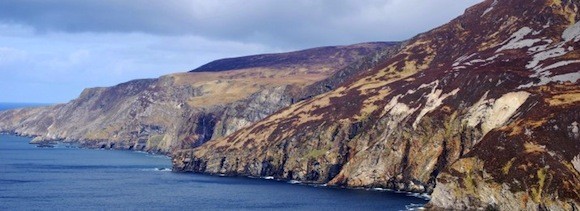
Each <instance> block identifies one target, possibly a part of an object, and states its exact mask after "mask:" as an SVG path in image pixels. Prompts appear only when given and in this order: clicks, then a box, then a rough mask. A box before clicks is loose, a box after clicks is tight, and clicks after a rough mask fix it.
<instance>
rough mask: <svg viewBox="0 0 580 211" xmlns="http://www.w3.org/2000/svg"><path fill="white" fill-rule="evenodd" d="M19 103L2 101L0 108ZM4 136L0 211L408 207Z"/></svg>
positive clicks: (384, 195)
mask: <svg viewBox="0 0 580 211" xmlns="http://www.w3.org/2000/svg"><path fill="white" fill-rule="evenodd" d="M22 106H28V105H24V104H21V105H19V106H17V107H22ZM6 107H9V108H14V106H9V105H5V104H0V108H6ZM30 140H31V139H30V138H27V137H16V136H12V135H6V134H3V135H0V210H185V209H186V210H256V209H257V210H405V209H408V208H411V207H417V206H420V205H422V204H424V203H426V202H427V201H425V200H423V199H420V198H416V197H413V196H409V195H407V194H404V193H394V192H387V191H370V190H352V189H340V188H329V187H322V186H311V185H302V184H290V183H288V182H284V181H275V180H265V179H252V178H244V177H219V176H208V175H201V174H184V173H173V172H171V171H170V168H171V160H170V158H168V157H165V156H160V155H152V154H146V153H141V152H134V151H117V150H93V149H81V148H76V147H74V146H70V145H64V144H59V145H56V146H55V147H54V148H39V147H36V146H35V145H31V144H28V142H29V141H30Z"/></svg>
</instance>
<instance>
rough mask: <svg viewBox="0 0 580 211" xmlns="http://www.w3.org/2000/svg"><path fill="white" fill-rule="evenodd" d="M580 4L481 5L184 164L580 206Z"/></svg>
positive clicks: (510, 203)
mask: <svg viewBox="0 0 580 211" xmlns="http://www.w3.org/2000/svg"><path fill="white" fill-rule="evenodd" d="M579 5H580V3H578V2H577V1H555V0H535V1H524V0H497V1H491V0H490V1H485V2H483V3H480V4H478V5H476V6H474V7H471V8H469V9H467V10H466V12H465V14H464V15H462V16H460V17H459V18H457V19H455V20H452V21H451V22H450V23H448V24H445V25H443V26H441V27H439V28H436V29H433V30H431V31H429V32H426V33H424V34H421V35H418V36H416V37H415V38H413V39H411V40H410V41H409V42H408V44H406V45H405V46H404V47H403V48H402V49H401V50H400V51H399V52H398V53H397V54H396V55H394V56H393V57H392V58H390V59H388V60H387V61H385V62H380V63H377V65H376V66H375V67H374V68H373V69H372V70H370V71H363V72H362V73H361V74H360V75H358V76H357V77H355V78H352V79H349V80H347V81H346V83H344V84H343V85H342V86H340V87H338V88H336V89H334V90H332V91H330V92H328V93H325V94H322V95H318V96H315V97H313V98H311V99H308V100H305V101H302V102H299V103H296V104H294V105H291V106H290V107H288V108H285V109H282V110H280V111H278V112H276V113H274V114H273V115H271V116H269V117H267V118H265V119H264V120H261V121H259V122H257V123H255V124H253V125H252V126H250V127H247V128H244V129H241V130H239V131H237V132H235V133H233V134H232V135H229V136H227V137H225V138H220V139H216V140H212V141H209V142H207V143H206V144H204V145H203V146H201V147H199V148H196V149H193V150H181V151H177V152H176V153H175V154H174V158H173V162H174V170H175V171H193V172H204V173H211V174H228V175H251V176H272V177H275V178H278V179H287V180H301V181H306V182H312V183H328V184H329V185H339V186H348V187H381V188H390V189H397V190H407V191H413V192H426V193H431V192H433V190H434V188H435V192H434V194H433V200H432V202H431V204H430V206H432V207H439V208H455V209H474V208H486V207H487V208H499V209H505V210H512V208H513V209H516V210H517V209H527V208H532V209H542V208H553V209H578V208H579V207H580V206H579V205H580V196H579V195H578V190H580V182H579V178H580V173H579V169H578V166H580V165H579V164H578V160H580V140H579V139H578V137H579V136H578V135H577V134H578V129H577V128H578V113H579V112H578V111H579V107H580V102H579V101H580V95H578V90H579V81H578V79H579V78H580V73H579V71H578V69H580V42H579V41H580V23H578V20H580V15H578V9H579V8H578V7H579ZM437 178H438V179H437ZM436 181H438V182H436ZM436 184H437V186H435V185H436Z"/></svg>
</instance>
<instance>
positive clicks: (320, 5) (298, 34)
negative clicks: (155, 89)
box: [0, 0, 480, 48]
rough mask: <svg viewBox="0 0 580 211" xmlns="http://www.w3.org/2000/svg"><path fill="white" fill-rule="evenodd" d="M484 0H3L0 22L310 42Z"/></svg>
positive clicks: (438, 19) (359, 36) (375, 33)
mask: <svg viewBox="0 0 580 211" xmlns="http://www.w3.org/2000/svg"><path fill="white" fill-rule="evenodd" d="M479 1H480V0H463V1H457V0H438V1H431V0H342V1H334V0H275V1H274V0H221V1H213V0H212V1H208V0H166V1H151V0H130V1H115V0H82V1H79V0H3V1H0V22H5V23H6V22H9V23H18V24H24V25H30V26H32V27H33V28H35V29H36V30H37V31H39V32H46V31H62V32H68V33H78V32H96V33H107V32H121V33H124V32H141V33H149V34H158V35H174V36H179V35H186V34H187V35H196V36H203V37H209V38H212V39H218V40H235V41H241V42H252V43H264V44H266V45H270V46H279V47H295V48H303V47H309V46H316V45H329V44H348V43H355V42H363V41H374V40H403V39H407V38H409V37H410V36H412V35H414V34H416V33H419V32H422V31H424V30H427V29H429V27H434V26H436V25H438V24H442V23H444V22H446V21H448V20H449V19H451V18H452V17H454V16H457V15H458V14H460V13H461V12H462V10H463V9H464V8H466V7H467V6H468V5H472V4H475V3H477V2H479Z"/></svg>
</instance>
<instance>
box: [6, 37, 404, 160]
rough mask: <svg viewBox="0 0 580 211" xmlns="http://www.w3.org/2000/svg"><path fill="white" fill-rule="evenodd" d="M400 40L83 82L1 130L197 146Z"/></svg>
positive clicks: (100, 142) (14, 115) (93, 143)
mask: <svg viewBox="0 0 580 211" xmlns="http://www.w3.org/2000/svg"><path fill="white" fill-rule="evenodd" d="M396 46H398V44H397V43H363V44H357V45H352V46H337V47H325V48H315V49H309V50H304V51H299V52H290V53H282V54H269V55H257V56H249V57H242V58H232V59H226V60H218V61H216V62H211V63H209V64H208V65H204V66H202V67H200V68H198V69H197V70H196V71H194V72H190V73H178V74H172V75H167V76H163V77H160V78H158V79H146V80H135V81H130V82H127V83H123V84H119V85H117V86H114V87H109V88H92V89H86V90H84V91H83V92H82V94H81V95H80V96H79V97H78V98H77V99H75V100H73V101H71V102H69V103H66V104H60V105H55V106H51V107H44V108H33V109H18V110H12V111H5V112H0V131H2V132H11V133H16V134H19V135H26V136H33V137H36V138H35V139H34V142H45V141H54V140H64V141H67V142H78V143H81V144H82V145H84V146H86V147H98V148H117V149H133V150H144V151H151V152H159V153H168V152H170V151H171V150H173V149H176V148H180V149H183V148H192V147H197V146H200V145H201V144H203V143H205V142H206V141H208V140H211V139H213V138H218V137H223V136H225V135H228V134H230V133H232V132H234V131H236V130H238V129H240V128H242V127H245V126H248V125H249V124H251V123H252V122H256V121H258V120H260V119H262V118H264V117H266V116H268V115H269V114H271V113H273V112H275V111H277V110H279V109H281V108H283V107H286V106H288V105H290V104H291V103H292V102H293V101H296V100H297V99H299V98H300V97H299V96H301V95H303V94H304V93H305V91H304V90H303V89H305V87H308V86H310V85H312V86H316V85H313V83H315V82H317V81H320V80H324V79H327V78H329V77H334V76H332V75H333V74H334V73H335V72H337V71H339V70H341V69H343V68H345V67H348V65H350V64H351V63H355V62H356V61H358V60H359V59H361V58H364V57H365V56H371V57H373V55H374V54H380V55H384V53H382V52H383V51H387V52H390V51H388V50H389V49H391V48H395V47H396ZM314 55H316V56H314ZM310 58H315V60H311V59H310ZM247 62H253V63H251V64H246V63H247ZM205 69H207V71H204V70H205Z"/></svg>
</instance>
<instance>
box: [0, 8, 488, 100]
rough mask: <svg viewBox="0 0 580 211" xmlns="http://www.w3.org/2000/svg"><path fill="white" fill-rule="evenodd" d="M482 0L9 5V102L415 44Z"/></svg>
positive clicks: (4, 16) (3, 61)
mask: <svg viewBox="0 0 580 211" xmlns="http://www.w3.org/2000/svg"><path fill="white" fill-rule="evenodd" d="M480 1H481V0H162V1H161V0H159V1H155V0H1V1H0V74H1V76H0V102H41V103H56V102H67V101H69V100H72V99H74V98H75V97H77V96H78V94H80V92H81V91H82V90H83V89H84V88H86V87H95V86H111V85H115V84H118V83H121V82H125V81H128V80H132V79H138V78H153V77H159V76H161V75H164V74H169V73H174V72H184V71H188V70H191V69H194V68H196V67H198V66H200V65H202V64H205V63H207V62H210V61H212V60H215V59H219V58H225V57H235V56H243V55H251V54H260V53H273V52H284V51H290V50H298V49H304V48H310V47H317V46H326V45H346V44H354V43H359V42H369V41H400V40H405V39H408V38H411V37H412V36H414V35H416V34H417V33H421V32H424V31H427V30H429V29H431V28H434V27H436V26H439V25H441V24H444V23H446V22H448V21H449V20H451V19H453V18H455V17H457V16H458V15H460V14H462V13H463V11H464V10H465V9H466V8H467V7H469V6H471V5H474V4H476V3H478V2H480Z"/></svg>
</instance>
